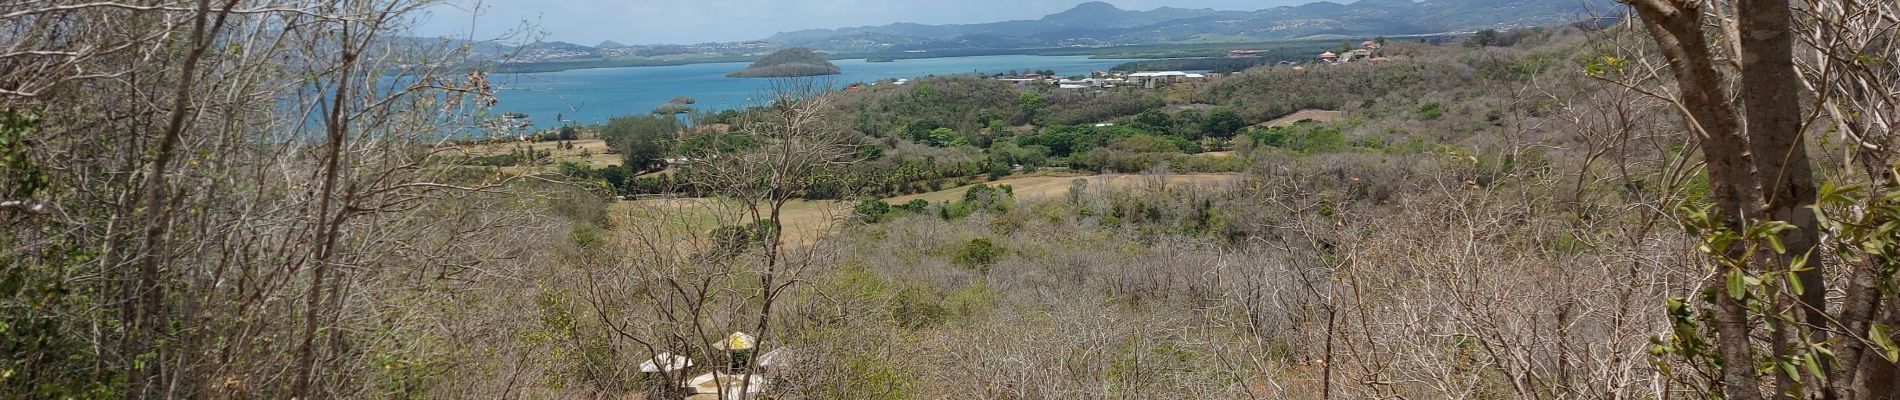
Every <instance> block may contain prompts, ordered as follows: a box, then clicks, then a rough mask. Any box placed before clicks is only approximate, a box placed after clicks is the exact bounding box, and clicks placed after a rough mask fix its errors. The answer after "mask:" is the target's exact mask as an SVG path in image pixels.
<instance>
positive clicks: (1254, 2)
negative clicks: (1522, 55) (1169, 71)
mask: <svg viewBox="0 0 1900 400" xmlns="http://www.w3.org/2000/svg"><path fill="white" fill-rule="evenodd" d="M447 1H448V4H445V5H441V6H436V7H434V8H432V9H430V11H429V12H428V15H424V16H422V17H421V20H420V21H419V24H418V26H417V28H416V31H417V33H419V34H422V35H428V36H444V35H446V36H455V37H461V36H464V35H467V34H468V33H469V32H470V31H471V30H472V31H473V32H474V33H475V36H476V38H477V39H493V38H496V37H498V36H501V35H504V34H507V33H509V32H515V31H518V30H519V29H518V28H520V27H522V26H523V25H524V24H526V25H529V26H533V27H534V28H535V30H534V31H535V32H542V33H545V34H546V35H547V36H546V40H559V41H566V42H574V43H579V44H585V45H593V44H595V43H599V42H600V41H602V40H613V41H616V42H620V43H626V44H652V43H701V42H727V41H740V40H750V39H762V38H765V37H766V36H770V35H771V34H773V33H776V32H783V31H791V30H799V29H811V28H838V27H847V26H862V25H884V24H888V23H892V22H915V23H923V24H952V23H979V22H995V21H1004V20H1012V19H1035V18H1040V17H1041V16H1043V15H1047V14H1053V13H1057V12H1061V11H1062V10H1067V9H1069V8H1070V7H1074V6H1075V5H1076V4H1079V3H1081V2H1083V1H1084V0H673V1H655V0H447ZM478 1H479V3H480V4H481V5H482V9H483V10H484V12H483V13H482V14H480V15H478V16H475V18H473V19H472V20H471V14H470V12H469V11H468V10H470V9H471V8H472V7H471V6H472V5H474V4H477V2H478ZM1309 1H1310V0H1171V1H1170V0H1109V1H1108V2H1109V3H1111V4H1114V5H1115V6H1117V7H1121V8H1122V9H1129V10H1148V9H1153V8H1155V7H1161V6H1169V7H1180V8H1214V9H1221V10H1257V9H1262V8H1270V7H1275V6H1281V5H1289V4H1302V3H1307V2H1309ZM1333 1H1334V2H1340V3H1348V2H1349V1H1342V0H1333ZM517 37H519V36H517Z"/></svg>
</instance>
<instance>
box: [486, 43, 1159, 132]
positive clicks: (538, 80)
mask: <svg viewBox="0 0 1900 400" xmlns="http://www.w3.org/2000/svg"><path fill="white" fill-rule="evenodd" d="M1128 61H1130V60H1112V59H1090V58H1088V57H1087V56H1031V55H1005V56H976V57H943V58H923V59H912V60H897V61H893V62H868V61H866V60H863V59H855V60H833V61H832V63H834V64H837V65H838V68H839V69H841V70H842V72H843V73H842V74H840V75H830V76H823V77H819V78H820V79H825V80H829V81H830V82H832V83H833V85H834V86H838V87H841V86H843V85H845V84H849V83H854V82H864V83H871V82H877V81H879V80H884V79H914V78H917V77H923V76H928V75H952V74H970V73H983V74H995V73H999V72H1008V71H1011V70H1016V71H1029V70H1053V71H1055V72H1056V74H1058V75H1061V76H1071V75H1087V74H1088V73H1089V72H1093V71H1104V70H1108V69H1109V68H1110V67H1114V66H1115V65H1119V64H1121V63H1125V62H1128ZM746 65H747V63H743V62H739V63H713V64H689V65H677V66H663V67H624V68H595V69H577V70H568V71H559V72H541V73H530V74H498V75H496V76H494V77H491V79H490V80H491V81H493V82H496V83H497V84H498V85H499V86H500V87H501V89H500V90H499V91H498V93H497V94H498V96H500V98H501V102H500V103H499V104H498V105H497V106H496V107H495V108H494V109H493V110H494V112H495V113H496V114H500V113H521V114H527V115H528V117H529V119H530V120H532V121H533V125H532V128H533V129H546V128H551V127H556V126H560V122H559V120H558V119H557V118H559V119H566V120H570V121H574V122H575V123H578V124H595V123H604V122H606V121H607V119H608V118H612V117H615V116H620V115H629V114H647V113H649V112H652V111H653V109H654V108H655V107H659V106H660V105H662V104H665V103H666V102H667V101H670V100H672V99H673V97H674V96H687V97H691V98H693V99H694V100H696V101H697V103H695V104H693V105H692V107H693V108H694V109H697V110H702V111H716V110H724V109H733V108H745V107H747V106H750V105H752V103H755V101H753V100H752V99H754V98H757V97H758V95H759V94H760V93H761V91H762V90H763V89H765V88H766V87H767V86H769V85H770V80H769V79H759V78H727V77H726V76H725V75H726V73H727V72H732V71H736V70H739V69H742V68H745V67H746Z"/></svg>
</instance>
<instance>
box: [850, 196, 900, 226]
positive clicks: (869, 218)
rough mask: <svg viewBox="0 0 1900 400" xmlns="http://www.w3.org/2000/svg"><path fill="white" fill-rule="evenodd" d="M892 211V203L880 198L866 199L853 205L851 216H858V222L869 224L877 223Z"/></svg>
mask: <svg viewBox="0 0 1900 400" xmlns="http://www.w3.org/2000/svg"><path fill="white" fill-rule="evenodd" d="M890 213H891V205H890V203H885V202H884V200H880V199H866V200H863V201H859V202H858V205H857V206H855V207H851V217H852V218H856V219H857V220H858V222H863V223H867V224H875V223H878V222H880V221H883V220H884V218H885V216H886V215H888V214H890Z"/></svg>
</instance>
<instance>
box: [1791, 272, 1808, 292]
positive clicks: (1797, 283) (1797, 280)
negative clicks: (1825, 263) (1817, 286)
mask: <svg viewBox="0 0 1900 400" xmlns="http://www.w3.org/2000/svg"><path fill="white" fill-rule="evenodd" d="M1788 287H1789V288H1792V289H1794V295H1796V296H1800V295H1801V293H1803V292H1806V291H1807V289H1805V288H1802V287H1801V274H1797V273H1793V272H1789V273H1788Z"/></svg>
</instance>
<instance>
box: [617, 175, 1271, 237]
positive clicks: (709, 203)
mask: <svg viewBox="0 0 1900 400" xmlns="http://www.w3.org/2000/svg"><path fill="white" fill-rule="evenodd" d="M1076 179H1083V180H1086V181H1088V188H1089V190H1100V189H1102V188H1116V189H1126V188H1139V187H1152V186H1160V185H1166V186H1168V187H1183V186H1196V187H1214V186H1220V185H1227V184H1232V183H1235V182H1239V181H1240V176H1239V175H1236V174H1175V175H1134V174H1105V175H1087V176H1081V175H1067V174H1047V175H1029V176H1017V177H1011V178H1005V179H1001V180H997V181H992V182H988V183H986V184H989V185H1009V186H1010V187H1011V188H1012V189H1013V191H1014V192H1015V193H1016V198H1018V199H1043V198H1052V197H1060V196H1065V195H1067V194H1068V193H1069V187H1070V186H1071V185H1073V182H1074V181H1075V180H1076ZM970 186H974V185H966V186H959V187H955V188H950V189H945V190H939V191H935V192H929V193H919V194H913V195H906V196H896V197H891V198H886V199H884V200H885V201H886V202H889V203H892V204H897V203H904V202H909V201H911V200H914V199H923V200H924V201H929V202H931V203H941V202H948V201H956V200H960V199H962V198H963V192H965V191H967V190H969V188H970ZM851 206H852V204H851V203H849V202H844V201H837V200H815V201H806V200H794V201H792V202H790V203H786V205H785V208H784V209H782V210H781V214H780V218H779V219H780V221H782V223H781V224H780V226H782V227H783V229H785V241H786V243H788V244H792V245H804V244H810V243H812V242H814V241H816V240H818V239H819V238H822V237H824V236H826V235H830V234H831V233H832V232H833V230H834V229H835V228H836V227H837V226H838V225H837V223H838V222H840V221H844V220H845V219H846V218H848V217H850V215H851ZM607 210H608V215H609V216H610V217H611V218H612V221H613V224H614V226H615V227H616V230H618V231H619V232H620V233H622V234H625V235H627V236H628V238H629V239H630V240H634V241H636V242H638V241H641V240H643V239H651V240H653V241H654V242H656V243H660V245H662V246H678V248H682V249H688V248H693V247H692V245H694V244H704V243H705V242H704V240H706V238H705V236H706V234H707V233H708V232H711V231H712V230H713V229H715V228H718V227H721V226H732V225H741V224H743V223H744V222H745V221H748V220H749V218H747V216H746V215H745V213H744V211H745V207H744V206H743V205H741V204H739V203H738V202H737V201H733V200H730V199H714V198H652V199H642V200H633V201H621V202H616V203H613V204H611V205H608V209H607Z"/></svg>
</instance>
